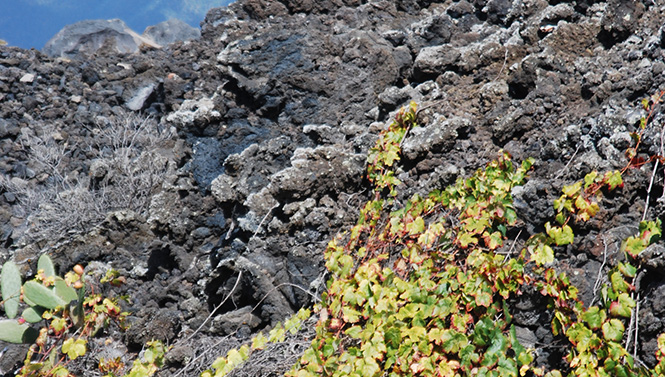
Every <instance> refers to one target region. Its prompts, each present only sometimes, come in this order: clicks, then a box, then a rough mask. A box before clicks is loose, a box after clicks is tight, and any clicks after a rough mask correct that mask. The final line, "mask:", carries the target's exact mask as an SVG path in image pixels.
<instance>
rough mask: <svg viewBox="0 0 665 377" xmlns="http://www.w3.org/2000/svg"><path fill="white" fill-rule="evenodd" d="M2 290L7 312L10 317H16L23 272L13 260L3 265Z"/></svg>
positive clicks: (0, 284) (0, 278)
mask: <svg viewBox="0 0 665 377" xmlns="http://www.w3.org/2000/svg"><path fill="white" fill-rule="evenodd" d="M0 292H1V293H2V300H3V301H4V303H5V305H4V307H5V314H7V317H8V318H15V317H16V315H17V314H18V304H19V297H20V296H21V273H20V272H19V270H18V267H17V266H16V264H15V263H14V262H12V261H7V262H5V264H4V265H3V266H2V276H1V277H0Z"/></svg>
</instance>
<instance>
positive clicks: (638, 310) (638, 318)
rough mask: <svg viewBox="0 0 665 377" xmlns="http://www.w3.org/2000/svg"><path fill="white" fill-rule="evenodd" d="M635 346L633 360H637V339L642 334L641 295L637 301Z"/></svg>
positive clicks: (638, 295)
mask: <svg viewBox="0 0 665 377" xmlns="http://www.w3.org/2000/svg"><path fill="white" fill-rule="evenodd" d="M635 302H636V305H635V344H634V346H633V359H635V360H637V337H638V336H639V333H640V294H639V293H638V294H637V300H636V301H635Z"/></svg>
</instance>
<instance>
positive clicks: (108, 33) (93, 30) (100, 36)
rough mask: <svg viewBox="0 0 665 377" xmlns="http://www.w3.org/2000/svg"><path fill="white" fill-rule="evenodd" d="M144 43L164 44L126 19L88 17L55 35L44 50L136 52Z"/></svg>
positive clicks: (53, 52) (67, 54)
mask: <svg viewBox="0 0 665 377" xmlns="http://www.w3.org/2000/svg"><path fill="white" fill-rule="evenodd" d="M142 44H145V45H148V46H151V47H155V48H157V47H160V46H159V45H158V44H156V43H155V42H154V41H152V40H150V39H148V38H146V37H143V36H141V35H139V34H137V33H136V32H135V31H133V30H132V29H130V28H129V27H128V26H127V25H126V24H125V23H124V22H123V21H122V20H119V19H113V20H85V21H80V22H77V23H74V24H71V25H67V26H65V27H64V28H62V30H60V31H59V32H58V33H57V34H56V35H55V36H54V37H53V38H51V39H50V40H49V41H48V42H46V45H44V48H43V49H42V52H43V53H45V54H47V55H49V56H54V57H57V56H60V57H67V58H71V57H75V56H77V55H89V54H94V53H95V52H97V51H98V50H99V49H101V48H102V47H106V48H108V49H109V50H111V51H114V52H119V53H132V52H136V51H138V49H139V46H141V45H142Z"/></svg>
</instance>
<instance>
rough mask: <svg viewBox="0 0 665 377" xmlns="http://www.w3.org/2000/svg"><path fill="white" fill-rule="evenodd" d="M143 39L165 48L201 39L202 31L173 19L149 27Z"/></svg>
mask: <svg viewBox="0 0 665 377" xmlns="http://www.w3.org/2000/svg"><path fill="white" fill-rule="evenodd" d="M143 37H145V38H148V39H150V40H152V41H154V42H155V43H157V44H159V45H162V46H165V45H167V44H170V43H173V42H176V41H186V40H192V39H199V37H201V30H199V29H197V28H195V27H192V26H190V25H188V24H187V23H186V22H184V21H181V20H178V19H175V18H172V19H170V20H168V21H164V22H160V23H158V24H157V25H153V26H148V27H147V28H146V29H145V31H144V32H143Z"/></svg>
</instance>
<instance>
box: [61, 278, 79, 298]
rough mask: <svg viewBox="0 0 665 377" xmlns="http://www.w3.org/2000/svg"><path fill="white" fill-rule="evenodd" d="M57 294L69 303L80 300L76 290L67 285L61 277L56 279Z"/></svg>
mask: <svg viewBox="0 0 665 377" xmlns="http://www.w3.org/2000/svg"><path fill="white" fill-rule="evenodd" d="M55 294H56V295H58V297H60V298H61V299H63V300H64V301H65V302H67V303H69V302H72V301H74V300H78V295H77V294H76V290H75V289H74V288H72V287H70V286H69V285H67V283H65V280H64V279H63V278H61V277H57V278H55Z"/></svg>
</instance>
